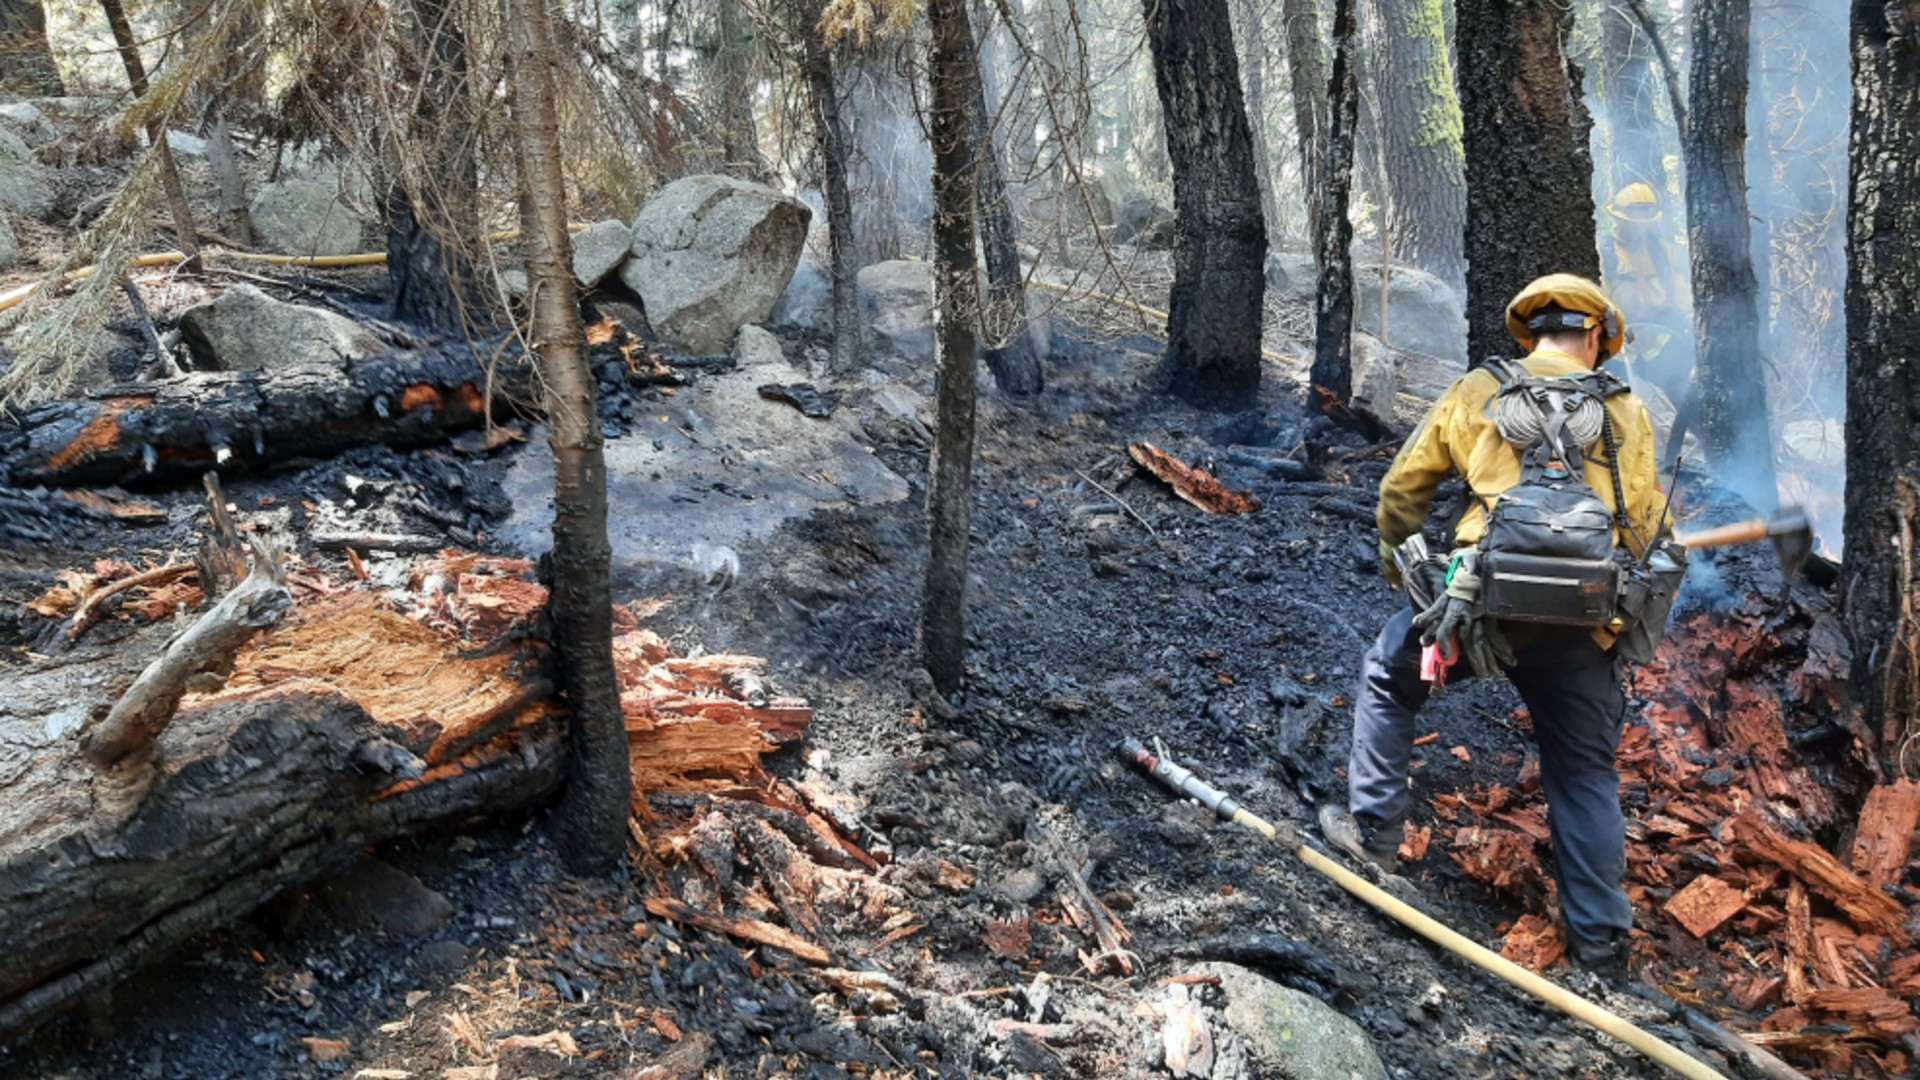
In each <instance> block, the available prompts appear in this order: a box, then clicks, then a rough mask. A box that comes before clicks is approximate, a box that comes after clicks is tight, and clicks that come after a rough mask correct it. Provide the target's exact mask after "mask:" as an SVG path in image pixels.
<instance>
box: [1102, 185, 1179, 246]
mask: <svg viewBox="0 0 1920 1080" xmlns="http://www.w3.org/2000/svg"><path fill="white" fill-rule="evenodd" d="M1113 242H1114V243H1116V244H1132V245H1134V246H1135V247H1143V248H1166V247H1172V246H1173V211H1172V210H1169V209H1167V207H1166V206H1165V204H1163V203H1161V202H1159V201H1158V200H1156V199H1154V197H1153V196H1151V195H1148V194H1146V193H1145V192H1141V191H1136V192H1134V193H1133V194H1131V195H1128V196H1127V197H1126V200H1125V201H1123V202H1122V203H1121V204H1120V209H1119V211H1118V212H1117V213H1116V214H1115V215H1114V224H1113Z"/></svg>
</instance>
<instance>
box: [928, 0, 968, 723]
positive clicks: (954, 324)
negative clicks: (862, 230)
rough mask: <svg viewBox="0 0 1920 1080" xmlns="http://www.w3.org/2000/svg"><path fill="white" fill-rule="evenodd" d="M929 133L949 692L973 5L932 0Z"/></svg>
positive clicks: (962, 644)
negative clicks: (969, 13)
mask: <svg viewBox="0 0 1920 1080" xmlns="http://www.w3.org/2000/svg"><path fill="white" fill-rule="evenodd" d="M927 25H928V28H929V30H930V31H931V34H932V43H931V48H930V57H929V67H930V68H931V72H930V80H931V98H932V100H931V102H930V104H929V110H928V111H929V127H930V135H931V139H932V143H933V201H934V207H933V250H934V262H933V312H934V314H933V318H934V330H933V340H934V367H935V375H934V383H935V385H934V398H935V402H936V405H935V407H936V409H937V410H938V417H939V419H938V431H937V432H936V433H935V437H934V445H933V458H932V460H931V461H930V462H928V465H927V472H928V484H927V531H928V547H927V579H926V587H925V588H924V589H923V590H922V592H921V595H920V659H921V664H922V666H924V667H925V668H926V669H927V674H929V675H931V676H932V677H933V685H934V688H935V689H937V690H939V691H940V692H941V693H943V694H950V693H952V692H953V691H954V690H956V689H958V688H959V686H960V678H961V676H962V675H963V674H964V671H965V663H966V605H967V547H968V539H969V538H968V530H969V529H970V527H971V522H972V518H973V406H974V381H975V375H974V355H973V350H974V338H973V320H974V316H975V313H976V311H977V309H978V305H979V298H978V297H977V296H976V295H975V293H976V287H975V283H976V282H977V281H978V275H977V274H976V272H975V270H974V254H973V207H974V190H973V188H974V184H973V154H972V151H971V147H970V143H971V140H970V138H969V134H970V133H969V129H968V123H967V114H968V112H969V111H970V110H969V109H968V105H969V104H970V103H971V102H970V99H971V97H972V93H971V90H970V89H969V87H970V85H971V84H972V83H973V81H974V80H975V79H977V78H978V74H979V73H978V72H977V71H975V70H972V69H971V68H970V66H969V63H968V62H969V60H970V59H971V57H972V54H973V48H972V44H971V38H972V35H971V33H970V32H969V31H968V29H967V6H966V0H929V2H928V4H927Z"/></svg>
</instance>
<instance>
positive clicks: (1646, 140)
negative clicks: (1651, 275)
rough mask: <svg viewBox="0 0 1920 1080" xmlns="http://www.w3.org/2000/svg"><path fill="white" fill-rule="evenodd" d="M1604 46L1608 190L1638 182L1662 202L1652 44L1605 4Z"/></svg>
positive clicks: (1619, 10)
mask: <svg viewBox="0 0 1920 1080" xmlns="http://www.w3.org/2000/svg"><path fill="white" fill-rule="evenodd" d="M1600 42H1601V46H1600V64H1601V69H1600V72H1599V74H1600V81H1601V95H1602V100H1603V101H1604V102H1605V103H1606V116H1607V134H1608V136H1609V140H1608V141H1609V142H1610V144H1611V145H1612V150H1613V161H1612V166H1613V168H1612V170H1611V171H1610V172H1609V174H1608V179H1607V187H1608V189H1609V190H1610V191H1619V190H1620V189H1621V188H1623V187H1626V186H1627V185H1628V184H1631V183H1634V182H1636V181H1637V182H1640V183H1644V184H1648V185H1650V186H1651V187H1652V188H1653V190H1654V191H1656V192H1658V193H1660V195H1661V197H1662V198H1663V199H1664V198H1665V197H1666V193H1667V165H1666V155H1665V154H1664V153H1663V152H1662V149H1661V146H1662V137H1661V125H1660V121H1659V117H1658V115H1657V113H1656V112H1655V110H1654V103H1655V102H1656V101H1657V100H1658V99H1659V97H1660V96H1661V94H1663V93H1664V92H1665V91H1664V90H1663V89H1662V88H1661V86H1660V84H1659V79H1658V77H1657V75H1656V73H1655V72H1654V44H1653V41H1652V40H1651V38H1650V37H1649V36H1648V34H1647V32H1646V30H1645V29H1644V28H1643V27H1641V25H1640V23H1639V20H1637V19H1636V18H1634V15H1633V13H1632V12H1631V11H1629V10H1627V9H1626V7H1624V6H1623V5H1621V4H1615V3H1607V4H1602V5H1601V6H1600ZM1629 314H1632V313H1631V312H1630V313H1629Z"/></svg>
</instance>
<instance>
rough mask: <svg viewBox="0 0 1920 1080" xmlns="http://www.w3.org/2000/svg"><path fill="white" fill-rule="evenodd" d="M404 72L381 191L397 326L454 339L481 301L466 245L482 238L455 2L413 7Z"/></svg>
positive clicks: (463, 40) (436, 0)
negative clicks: (387, 182) (399, 115)
mask: <svg viewBox="0 0 1920 1080" xmlns="http://www.w3.org/2000/svg"><path fill="white" fill-rule="evenodd" d="M402 7H403V10H404V12H405V15H406V16H407V34H406V37H405V39H404V49H405V51H404V52H403V53H402V55H403V56H404V57H405V61H404V67H405V68H406V70H407V71H408V72H409V74H410V75H411V80H410V87H409V89H410V93H411V104H412V109H411V115H410V117H408V119H407V121H406V123H407V127H408V130H407V131H405V132H396V135H398V136H399V138H397V139H396V145H395V148H394V153H393V155H392V157H393V161H394V173H395V175H394V178H393V182H392V185H391V186H390V187H389V188H388V189H387V204H386V218H387V278H388V281H389V282H390V283H391V285H392V289H393V314H394V317H395V318H398V319H402V320H405V321H407V322H411V323H414V324H416V325H419V326H423V327H428V328H431V329H434V330H439V331H445V332H449V333H457V332H459V331H461V330H462V329H464V328H465V327H466V325H467V323H468V322H469V311H470V310H471V309H472V306H473V304H474V302H475V301H476V300H477V298H478V297H477V295H476V292H475V290H474V288H473V259H472V258H471V256H470V254H469V252H468V250H467V247H466V245H467V244H470V243H472V242H473V238H474V237H475V236H477V234H478V233H479V221H480V216H479V209H478V206H477V205H476V199H477V197H478V192H479V186H480V180H479V175H480V174H479V163H478V161H477V159H476V158H475V155H474V137H475V131H476V128H477V125H476V124H475V123H474V117H473V108H472V90H471V88H470V85H469V84H470V79H469V75H468V68H469V60H468V57H467V35H466V31H465V29H464V28H463V27H462V26H461V24H460V21H459V18H458V15H459V12H458V10H457V8H456V5H455V4H454V3H453V2H452V0H411V2H410V3H408V4H405V5H403V6H402Z"/></svg>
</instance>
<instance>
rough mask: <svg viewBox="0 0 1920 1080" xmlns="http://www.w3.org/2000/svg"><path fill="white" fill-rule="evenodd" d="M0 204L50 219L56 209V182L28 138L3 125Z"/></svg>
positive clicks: (0, 143)
mask: <svg viewBox="0 0 1920 1080" xmlns="http://www.w3.org/2000/svg"><path fill="white" fill-rule="evenodd" d="M0 208H4V209H7V210H13V211H17V212H19V213H22V214H25V215H27V216H28V217H30V218H38V219H40V220H42V221H45V220H47V217H48V215H49V214H51V213H53V184H52V183H50V182H49V181H48V180H47V170H46V169H45V168H44V167H42V166H41V164H40V162H38V161H37V160H35V159H34V156H33V151H31V150H29V149H27V142H26V140H25V139H22V138H21V137H20V136H18V135H15V134H14V133H13V132H11V131H7V130H4V129H0Z"/></svg>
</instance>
